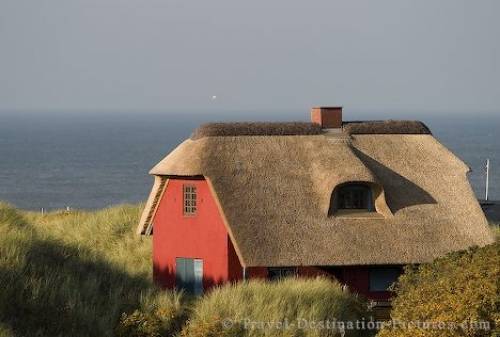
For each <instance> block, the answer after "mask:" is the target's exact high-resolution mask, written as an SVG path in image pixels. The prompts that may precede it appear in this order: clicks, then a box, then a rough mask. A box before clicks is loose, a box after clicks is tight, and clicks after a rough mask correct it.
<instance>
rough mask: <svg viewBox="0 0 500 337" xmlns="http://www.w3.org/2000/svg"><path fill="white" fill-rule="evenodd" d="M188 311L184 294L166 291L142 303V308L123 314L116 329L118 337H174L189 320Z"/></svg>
mask: <svg viewBox="0 0 500 337" xmlns="http://www.w3.org/2000/svg"><path fill="white" fill-rule="evenodd" d="M187 316H188V310H187V305H186V302H185V299H184V298H183V296H182V293H174V292H169V291H165V292H163V293H162V294H160V295H157V294H152V296H148V297H145V298H144V299H143V300H142V301H141V308H140V309H138V310H135V311H134V312H132V313H130V314H126V313H123V314H122V316H121V319H120V322H119V323H118V326H117V327H116V336H117V337H160V336H174V335H175V334H176V333H177V332H179V331H180V330H181V329H182V327H183V325H184V323H185V321H186V320H187Z"/></svg>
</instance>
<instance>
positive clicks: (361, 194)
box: [328, 181, 392, 218]
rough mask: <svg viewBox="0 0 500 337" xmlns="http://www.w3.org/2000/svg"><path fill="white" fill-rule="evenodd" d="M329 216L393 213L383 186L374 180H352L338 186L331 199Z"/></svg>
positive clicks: (375, 215)
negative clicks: (386, 200) (387, 202)
mask: <svg viewBox="0 0 500 337" xmlns="http://www.w3.org/2000/svg"><path fill="white" fill-rule="evenodd" d="M328 215H329V216H342V217H344V216H345V217H363V218H365V217H374V218H377V217H387V216H390V215H392V213H391V211H390V210H389V207H387V204H386V202H385V196H384V191H383V188H382V187H381V186H380V185H378V184H376V183H373V182H364V181H351V182H345V183H343V184H340V185H338V186H336V187H335V188H334V190H333V192H332V196H331V199H330V208H329V211H328Z"/></svg>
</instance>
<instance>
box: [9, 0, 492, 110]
mask: <svg viewBox="0 0 500 337" xmlns="http://www.w3.org/2000/svg"><path fill="white" fill-rule="evenodd" d="M499 14H500V1H498V0H490V1H488V0H479V1H472V0H467V1H465V0H428V1H424V0H411V1H407V0H394V1H387V0H377V1H374V0H370V1H368V0H367V1H352V0H351V1H335V0H328V1H306V0H301V1H291V0H274V1H273V0H266V1H263V0H262V1H261V0H246V1H238V0H208V1H207V0H203V1H202V0H199V1H190V0H179V1H170V0H161V1H160V0H60V1H57V0H31V1H28V0H0V111H13V110H15V111H20V112H22V111H40V112H42V111H125V110H126V111H184V110H185V111H213V110H235V111H237V110H247V111H249V110H256V111H264V110H269V111H273V110H283V111H285V110H287V109H292V110H295V111H296V110H308V109H309V107H311V106H312V105H343V106H344V107H345V108H347V109H352V110H359V111H368V110H375V111H398V110H399V111H402V112H405V111H426V112H429V111H436V112H441V113H444V112H448V113H450V112H468V113H471V112H473V113H476V112H490V113H491V112H500V19H499ZM212 96H217V98H216V99H213V98H212Z"/></svg>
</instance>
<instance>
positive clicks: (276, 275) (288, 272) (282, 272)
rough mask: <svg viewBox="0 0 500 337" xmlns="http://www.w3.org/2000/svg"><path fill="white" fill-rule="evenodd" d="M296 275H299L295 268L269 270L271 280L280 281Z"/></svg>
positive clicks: (268, 274)
mask: <svg viewBox="0 0 500 337" xmlns="http://www.w3.org/2000/svg"><path fill="white" fill-rule="evenodd" d="M296 275H297V268H293V267H284V268H268V269H267V276H268V278H269V279H270V280H280V279H283V278H286V277H293V276H296Z"/></svg>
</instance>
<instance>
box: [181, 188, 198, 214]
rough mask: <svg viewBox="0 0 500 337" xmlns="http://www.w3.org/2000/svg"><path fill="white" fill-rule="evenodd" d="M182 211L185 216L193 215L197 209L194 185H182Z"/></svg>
mask: <svg viewBox="0 0 500 337" xmlns="http://www.w3.org/2000/svg"><path fill="white" fill-rule="evenodd" d="M182 190H183V213H184V215H186V216H193V215H195V214H196V211H197V203H196V186H194V185H183V187H182Z"/></svg>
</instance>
